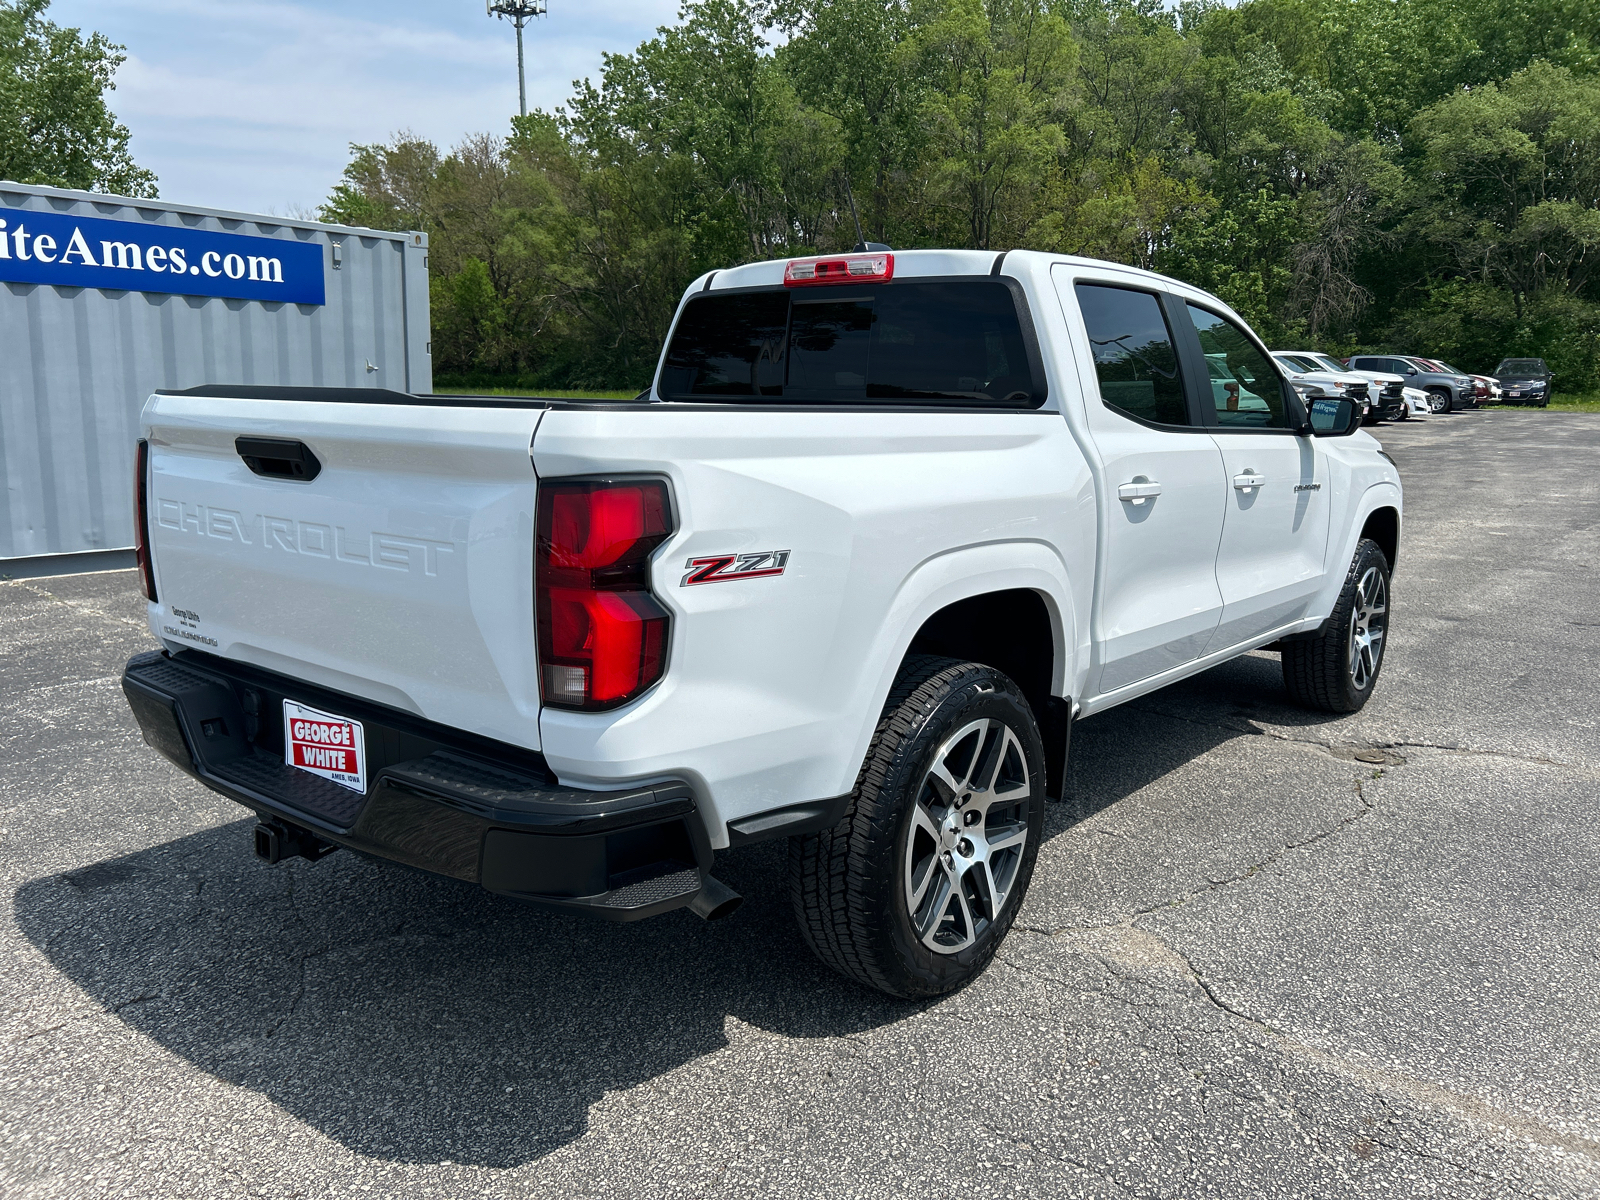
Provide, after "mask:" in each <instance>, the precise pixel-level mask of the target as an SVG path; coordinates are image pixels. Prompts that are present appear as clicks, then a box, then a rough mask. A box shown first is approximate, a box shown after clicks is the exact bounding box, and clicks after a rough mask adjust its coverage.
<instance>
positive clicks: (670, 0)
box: [46, 0, 678, 216]
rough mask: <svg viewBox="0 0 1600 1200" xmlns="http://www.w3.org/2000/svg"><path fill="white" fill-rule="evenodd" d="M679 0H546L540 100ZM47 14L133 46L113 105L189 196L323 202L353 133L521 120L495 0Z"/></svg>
mask: <svg viewBox="0 0 1600 1200" xmlns="http://www.w3.org/2000/svg"><path fill="white" fill-rule="evenodd" d="M677 7H678V5H677V0H549V9H550V12H549V15H547V16H544V17H540V18H537V19H535V20H534V21H532V22H530V23H529V25H528V28H527V31H526V33H525V34H524V37H525V39H526V50H527V72H528V107H529V108H530V109H531V108H544V109H550V108H553V107H555V106H556V105H557V104H560V103H562V102H563V101H565V100H566V98H567V97H568V96H569V95H571V93H572V81H573V80H575V79H582V78H584V77H586V76H588V77H593V78H596V79H598V77H599V74H600V56H601V54H602V53H604V52H606V51H610V52H612V53H626V52H629V51H632V50H633V49H634V48H635V47H636V46H638V45H639V43H640V42H642V41H645V40H646V39H647V38H649V37H651V36H652V35H653V34H654V31H655V29H656V27H657V26H659V25H665V24H670V23H672V22H673V21H674V19H675V16H676V12H677ZM46 15H47V16H48V18H49V19H50V20H52V21H54V22H56V24H58V25H67V26H77V27H79V28H81V29H83V30H85V31H86V32H87V31H88V30H98V31H100V32H101V33H104V34H105V35H106V36H107V37H109V38H110V39H111V40H112V41H114V42H119V43H121V44H122V45H123V46H125V47H126V48H127V49H126V53H127V62H125V63H123V65H122V69H121V71H120V72H118V74H117V87H116V91H114V92H112V93H111V95H110V97H109V100H110V104H111V108H112V111H113V112H115V113H116V114H117V118H118V119H119V120H120V121H121V122H122V123H123V124H124V125H126V126H127V127H128V128H129V130H131V131H132V134H133V139H132V143H131V144H132V150H133V156H134V161H135V162H137V163H138V164H139V165H140V166H142V167H145V168H147V169H149V170H152V171H154V172H155V173H156V175H157V177H158V179H159V183H158V186H159V188H160V191H161V195H162V197H163V198H165V199H168V200H173V201H177V202H180V203H188V204H194V205H200V206H206V207H212V208H226V209H235V210H238V211H241V212H251V213H271V214H273V215H277V216H295V215H310V214H311V211H312V210H314V209H315V208H316V206H317V205H318V204H319V203H320V202H321V201H322V200H323V199H324V198H325V197H326V196H327V195H328V193H329V191H331V190H332V188H333V186H334V184H335V183H337V182H338V180H339V173H340V171H342V170H343V169H344V165H345V163H346V162H348V161H349V157H350V155H349V145H350V143H351V142H363V143H365V142H381V141H386V140H388V138H389V136H390V135H391V134H393V133H395V132H396V131H398V130H410V131H412V132H414V133H417V134H420V135H421V136H423V137H426V138H429V139H430V140H432V141H434V142H436V143H438V145H439V146H440V148H441V149H447V148H448V147H450V146H452V145H454V144H455V143H456V142H458V141H459V140H460V139H461V138H462V137H464V136H465V135H467V134H470V133H477V132H483V131H485V130H487V131H491V132H495V133H505V132H508V130H509V124H508V122H509V120H510V118H511V117H512V116H514V115H515V114H516V111H517V47H516V33H515V31H514V30H513V29H512V27H511V24H510V22H508V21H501V20H496V19H494V18H491V17H489V16H488V15H487V14H486V13H485V11H484V0H433V2H432V3H424V2H423V0H387V2H379V0H327V2H324V3H312V2H309V0H305V2H302V3H288V2H284V0H235V2H231V3H218V2H216V0H211V2H207V0H54V3H52V4H51V6H50V8H49V9H48V10H47V13H46Z"/></svg>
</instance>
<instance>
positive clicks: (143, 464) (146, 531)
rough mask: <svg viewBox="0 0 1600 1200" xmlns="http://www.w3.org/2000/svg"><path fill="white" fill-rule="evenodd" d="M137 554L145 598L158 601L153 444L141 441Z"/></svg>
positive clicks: (136, 477)
mask: <svg viewBox="0 0 1600 1200" xmlns="http://www.w3.org/2000/svg"><path fill="white" fill-rule="evenodd" d="M133 553H134V557H135V558H136V559H137V560H138V563H139V586H140V587H141V588H143V589H144V598H145V599H146V600H150V601H154V600H155V598H156V572H155V568H154V567H153V566H152V565H151V562H150V443H149V442H147V441H145V440H144V439H143V438H140V439H139V449H138V451H137V452H136V453H135V454H134V460H133Z"/></svg>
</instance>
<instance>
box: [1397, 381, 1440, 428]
mask: <svg viewBox="0 0 1600 1200" xmlns="http://www.w3.org/2000/svg"><path fill="white" fill-rule="evenodd" d="M1400 394H1401V395H1402V396H1404V397H1405V402H1406V407H1405V415H1404V416H1402V417H1401V418H1400V419H1401V420H1402V421H1405V420H1408V419H1410V418H1411V417H1426V416H1428V415H1429V414H1431V413H1432V412H1433V409H1432V408H1431V407H1429V405H1428V393H1427V392H1425V391H1423V390H1422V389H1421V388H1414V387H1408V388H1402V389H1401V391H1400Z"/></svg>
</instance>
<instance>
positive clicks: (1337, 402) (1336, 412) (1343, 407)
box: [1298, 396, 1361, 437]
mask: <svg viewBox="0 0 1600 1200" xmlns="http://www.w3.org/2000/svg"><path fill="white" fill-rule="evenodd" d="M1306 407H1307V409H1308V410H1309V412H1308V415H1307V417H1306V423H1305V424H1304V425H1302V426H1301V427H1300V429H1299V431H1298V432H1299V434H1300V436H1301V437H1347V436H1348V435H1350V434H1352V433H1354V432H1355V431H1356V430H1358V429H1360V428H1361V408H1360V406H1359V405H1357V404H1356V402H1355V401H1354V400H1346V399H1335V398H1334V397H1332V396H1315V397H1312V398H1311V400H1310V401H1309V402H1308V403H1307V405H1306Z"/></svg>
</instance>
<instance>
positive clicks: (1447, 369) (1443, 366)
mask: <svg viewBox="0 0 1600 1200" xmlns="http://www.w3.org/2000/svg"><path fill="white" fill-rule="evenodd" d="M1434 361H1436V362H1437V361H1438V360H1437V359H1435V360H1434ZM1439 370H1441V371H1443V372H1444V373H1445V374H1446V375H1465V374H1466V372H1465V371H1458V370H1456V369H1455V368H1454V367H1452V366H1451V365H1450V364H1449V363H1447V362H1442V363H1439Z"/></svg>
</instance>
